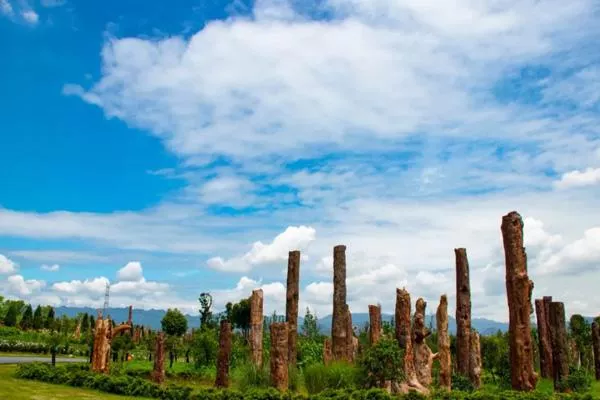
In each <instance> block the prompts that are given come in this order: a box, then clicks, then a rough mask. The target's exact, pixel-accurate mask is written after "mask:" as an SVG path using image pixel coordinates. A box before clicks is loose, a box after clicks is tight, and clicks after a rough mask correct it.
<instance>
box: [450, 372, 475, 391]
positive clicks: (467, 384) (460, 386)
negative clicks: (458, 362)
mask: <svg viewBox="0 0 600 400" xmlns="http://www.w3.org/2000/svg"><path fill="white" fill-rule="evenodd" d="M452 390H453V391H454V390H458V391H462V392H469V393H470V392H472V391H473V390H475V387H474V386H473V384H472V383H471V380H470V379H469V378H468V377H466V376H463V375H460V374H452Z"/></svg>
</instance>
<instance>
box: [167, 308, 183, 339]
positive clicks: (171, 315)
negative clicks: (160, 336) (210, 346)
mask: <svg viewBox="0 0 600 400" xmlns="http://www.w3.org/2000/svg"><path fill="white" fill-rule="evenodd" d="M160 324H161V326H162V330H163V331H164V332H165V333H166V334H167V335H170V336H177V337H179V336H183V334H184V333H185V332H186V331H187V328H188V326H187V319H186V318H185V316H184V315H183V314H182V313H181V311H179V310H178V309H176V308H169V309H168V310H167V313H166V314H165V316H164V317H163V319H162V320H161V321H160Z"/></svg>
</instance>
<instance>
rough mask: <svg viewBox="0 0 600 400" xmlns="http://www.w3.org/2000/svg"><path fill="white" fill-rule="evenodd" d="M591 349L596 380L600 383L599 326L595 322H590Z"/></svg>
mask: <svg viewBox="0 0 600 400" xmlns="http://www.w3.org/2000/svg"><path fill="white" fill-rule="evenodd" d="M592 349H593V350H594V370H595V371H596V380H597V381H600V326H599V325H598V323H597V322H596V321H594V322H592Z"/></svg>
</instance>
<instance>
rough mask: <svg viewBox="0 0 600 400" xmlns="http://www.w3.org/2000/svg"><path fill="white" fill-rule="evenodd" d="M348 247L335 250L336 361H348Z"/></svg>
mask: <svg viewBox="0 0 600 400" xmlns="http://www.w3.org/2000/svg"><path fill="white" fill-rule="evenodd" d="M345 306H346V246H344V245H338V246H335V247H334V248H333V315H332V319H333V320H332V321H331V344H332V349H331V350H332V354H333V359H334V360H346V359H347V355H348V345H347V343H348V340H347V337H346V334H347V330H348V327H347V321H346V312H345Z"/></svg>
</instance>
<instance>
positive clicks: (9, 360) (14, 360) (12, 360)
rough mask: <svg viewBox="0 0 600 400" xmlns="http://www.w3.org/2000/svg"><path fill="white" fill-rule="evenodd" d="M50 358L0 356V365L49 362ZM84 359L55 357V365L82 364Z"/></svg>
mask: <svg viewBox="0 0 600 400" xmlns="http://www.w3.org/2000/svg"><path fill="white" fill-rule="evenodd" d="M50 361H51V359H50V356H48V357H22V356H21V357H20V356H0V364H22V363H30V362H48V363H49V362H50ZM84 361H86V360H85V358H65V357H56V362H57V363H63V362H84Z"/></svg>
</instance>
